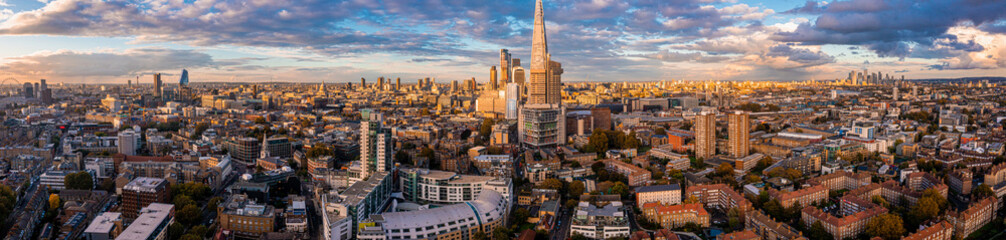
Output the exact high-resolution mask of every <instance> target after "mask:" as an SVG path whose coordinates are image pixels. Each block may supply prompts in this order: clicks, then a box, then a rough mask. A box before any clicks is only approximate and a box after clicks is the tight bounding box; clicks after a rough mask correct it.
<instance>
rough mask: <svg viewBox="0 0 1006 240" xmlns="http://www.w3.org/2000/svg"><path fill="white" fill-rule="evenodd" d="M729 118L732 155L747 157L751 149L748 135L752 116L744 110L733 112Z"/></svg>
mask: <svg viewBox="0 0 1006 240" xmlns="http://www.w3.org/2000/svg"><path fill="white" fill-rule="evenodd" d="M729 118H730V119H729V125H728V126H727V128H729V129H728V130H729V134H730V155H731V156H733V157H735V158H743V157H747V156H748V152H750V149H751V142H750V141H749V139H750V137H749V135H748V134H749V133H750V132H751V118H750V116H749V115H748V113H747V112H744V111H735V112H732V113H730V114H729ZM714 121H715V120H714Z"/></svg>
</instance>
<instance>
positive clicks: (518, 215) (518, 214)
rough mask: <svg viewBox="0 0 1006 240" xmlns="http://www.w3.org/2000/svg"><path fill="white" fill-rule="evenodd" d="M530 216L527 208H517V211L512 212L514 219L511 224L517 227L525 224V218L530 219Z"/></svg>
mask: <svg viewBox="0 0 1006 240" xmlns="http://www.w3.org/2000/svg"><path fill="white" fill-rule="evenodd" d="M530 216H531V213H530V212H528V210H527V208H517V210H514V212H513V217H514V221H513V224H518V225H519V224H523V223H525V222H527V218H528V217H530Z"/></svg>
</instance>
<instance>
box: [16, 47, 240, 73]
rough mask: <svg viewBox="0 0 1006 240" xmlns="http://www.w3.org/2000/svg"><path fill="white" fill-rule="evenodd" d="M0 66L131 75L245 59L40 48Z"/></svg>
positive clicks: (153, 51)
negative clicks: (42, 50) (43, 50)
mask: <svg viewBox="0 0 1006 240" xmlns="http://www.w3.org/2000/svg"><path fill="white" fill-rule="evenodd" d="M8 60H12V61H11V62H8V63H6V64H3V65H0V70H3V71H7V72H11V73H15V74H19V75H43V76H45V75H51V76H84V77H88V76H107V77H121V76H133V75H138V74H143V73H149V72H154V71H161V70H171V71H175V70H176V69H181V68H205V67H221V66H229V65H238V64H243V63H245V62H247V61H248V59H236V60H230V61H223V62H220V61H214V60H213V58H212V57H211V56H210V55H208V54H205V53H200V52H195V51H190V50H171V49H153V48H143V49H131V50H126V51H124V52H121V53H119V52H113V51H102V52H75V51H57V52H42V53H37V54H33V55H28V56H22V57H16V58H8Z"/></svg>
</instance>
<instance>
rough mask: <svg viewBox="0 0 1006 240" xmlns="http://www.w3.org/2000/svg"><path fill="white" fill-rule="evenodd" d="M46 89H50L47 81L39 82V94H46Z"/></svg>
mask: <svg viewBox="0 0 1006 240" xmlns="http://www.w3.org/2000/svg"><path fill="white" fill-rule="evenodd" d="M46 89H49V85H48V84H45V79H42V80H39V86H38V92H40V93H41V92H44V91H45V90H46Z"/></svg>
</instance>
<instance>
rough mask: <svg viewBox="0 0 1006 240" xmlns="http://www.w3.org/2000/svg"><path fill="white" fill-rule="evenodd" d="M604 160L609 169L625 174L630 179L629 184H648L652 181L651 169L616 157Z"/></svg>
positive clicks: (635, 185)
mask: <svg viewBox="0 0 1006 240" xmlns="http://www.w3.org/2000/svg"><path fill="white" fill-rule="evenodd" d="M602 162H603V163H604V167H605V169H608V171H611V172H616V173H619V174H622V175H625V177H626V178H627V179H628V180H629V186H633V187H637V186H646V185H647V184H649V183H650V171H647V170H646V169H643V168H641V167H637V166H636V165H632V164H628V163H625V162H622V161H619V160H616V159H608V160H604V161H602Z"/></svg>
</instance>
